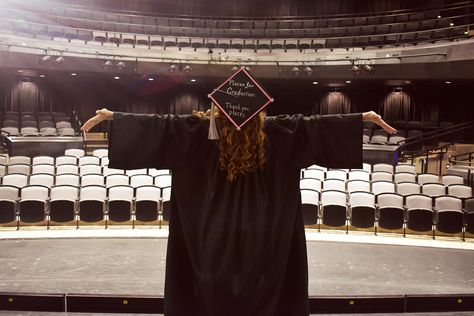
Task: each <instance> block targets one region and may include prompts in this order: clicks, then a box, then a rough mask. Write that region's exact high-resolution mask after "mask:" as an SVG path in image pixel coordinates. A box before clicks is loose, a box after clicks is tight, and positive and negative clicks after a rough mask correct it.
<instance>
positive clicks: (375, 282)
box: [0, 228, 474, 296]
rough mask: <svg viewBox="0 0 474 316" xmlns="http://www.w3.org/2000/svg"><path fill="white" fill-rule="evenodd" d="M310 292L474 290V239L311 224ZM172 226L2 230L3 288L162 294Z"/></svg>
mask: <svg viewBox="0 0 474 316" xmlns="http://www.w3.org/2000/svg"><path fill="white" fill-rule="evenodd" d="M306 235H307V249H308V266H309V294H310V296H326V295H328V296H335V295H344V296H356V295H403V294H461V293H462V294H474V265H473V262H474V241H472V240H470V241H468V242H462V241H458V240H431V239H429V238H419V237H418V238H402V237H391V236H373V235H368V234H358V233H350V234H349V235H346V234H342V233H333V232H331V233H318V232H312V231H307V233H306ZM166 236H167V230H166V229H160V230H158V229H144V228H140V229H135V230H132V229H117V228H113V229H107V230H104V229H90V230H86V229H79V230H75V229H70V228H69V229H66V230H62V229H55V230H49V231H46V230H38V229H33V230H26V229H24V230H20V231H12V230H9V231H0V249H1V251H0V267H2V268H1V269H0V292H23V293H43V294H44V293H75V294H76V293H81V294H82V293H87V294H122V295H123V294H127V295H153V296H162V295H163V289H164V272H165V262H166V260H165V259H166V243H167V238H166Z"/></svg>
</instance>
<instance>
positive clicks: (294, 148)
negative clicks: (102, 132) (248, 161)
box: [109, 112, 362, 316]
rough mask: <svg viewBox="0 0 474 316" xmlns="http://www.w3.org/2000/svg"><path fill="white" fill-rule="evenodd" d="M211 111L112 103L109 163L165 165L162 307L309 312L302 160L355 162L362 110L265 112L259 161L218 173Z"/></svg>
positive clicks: (220, 315) (220, 313) (218, 313)
mask: <svg viewBox="0 0 474 316" xmlns="http://www.w3.org/2000/svg"><path fill="white" fill-rule="evenodd" d="M208 128H209V121H208V120H202V119H200V118H197V117H194V116H179V117H178V116H173V115H163V116H160V115H139V114H128V113H117V112H116V113H115V114H114V121H112V123H111V128H110V140H109V159H110V161H109V167H111V168H119V169H136V168H146V167H148V168H158V169H163V168H166V169H171V170H172V189H171V211H170V226H169V238H168V248H167V255H166V277H165V315H168V316H175V315H179V316H181V315H183V316H191V315H199V316H201V315H202V316H204V315H206V316H208V315H209V316H227V315H232V316H233V315H235V316H257V315H262V316H263V315H265V316H274V315H282V316H283V315H284V316H297V315H298V316H303V315H308V314H309V307H308V301H309V300H308V267H307V256H306V240H305V235H304V225H303V221H302V215H301V211H300V208H301V198H300V191H299V180H300V169H301V168H304V167H307V166H310V165H312V164H319V165H322V166H326V167H331V168H361V166H362V116H361V114H349V115H330V116H311V117H303V116H301V115H295V116H278V117H267V119H266V121H265V132H266V134H267V138H268V141H267V144H266V162H265V167H264V170H263V171H256V172H254V173H252V174H249V175H247V176H242V177H239V178H238V179H237V180H236V181H235V182H233V183H230V182H228V181H227V180H226V175H225V173H224V172H222V171H220V170H219V167H218V152H219V150H218V143H217V141H212V140H208Z"/></svg>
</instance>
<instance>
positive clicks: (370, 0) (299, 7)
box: [56, 0, 459, 17]
mask: <svg viewBox="0 0 474 316" xmlns="http://www.w3.org/2000/svg"><path fill="white" fill-rule="evenodd" d="M56 1H57V0H56ZM61 2H62V3H64V2H66V3H71V4H76V5H87V6H91V7H96V8H101V9H115V10H127V11H139V12H147V13H149V12H153V13H156V14H162V15H163V14H186V15H195V16H244V17H252V16H260V17H263V16H266V17H271V16H309V15H313V16H317V15H336V14H351V13H367V12H377V11H392V10H402V9H412V8H421V7H423V8H426V7H429V6H435V5H442V4H445V3H453V2H456V1H452V0H451V1H450V0H364V1H360V0H318V1H316V2H315V1H307V0H260V1H253V0H226V1H214V0H203V1H195V0H174V1H169V0H62V1H61ZM458 2H459V1H458Z"/></svg>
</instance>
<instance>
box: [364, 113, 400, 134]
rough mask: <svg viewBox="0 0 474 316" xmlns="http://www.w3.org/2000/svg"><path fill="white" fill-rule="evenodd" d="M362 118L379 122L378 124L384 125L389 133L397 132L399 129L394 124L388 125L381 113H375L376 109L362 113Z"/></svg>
mask: <svg viewBox="0 0 474 316" xmlns="http://www.w3.org/2000/svg"><path fill="white" fill-rule="evenodd" d="M362 120H364V121H369V122H373V123H375V124H377V125H378V126H380V127H382V128H383V129H384V130H385V131H386V132H387V133H389V134H395V133H396V132H397V130H396V129H395V128H393V127H392V126H390V125H388V124H387V123H386V122H385V121H384V120H383V119H382V117H381V116H380V115H378V114H377V113H375V112H374V111H369V112H364V113H362Z"/></svg>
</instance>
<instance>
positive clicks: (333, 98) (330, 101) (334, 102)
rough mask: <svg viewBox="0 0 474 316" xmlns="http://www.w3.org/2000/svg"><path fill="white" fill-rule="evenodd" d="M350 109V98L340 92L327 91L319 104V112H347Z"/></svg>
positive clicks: (349, 111)
mask: <svg viewBox="0 0 474 316" xmlns="http://www.w3.org/2000/svg"><path fill="white" fill-rule="evenodd" d="M351 110H352V102H351V99H350V98H349V97H348V96H347V95H346V94H344V93H342V92H329V93H328V94H326V95H325V96H324V97H323V98H322V100H321V102H320V104H319V114H347V113H351Z"/></svg>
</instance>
